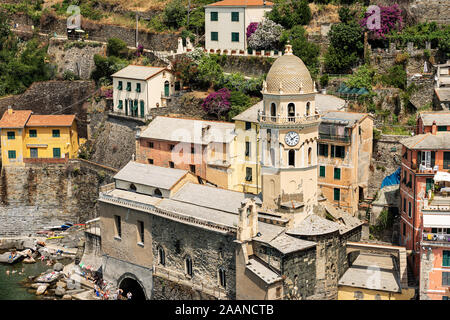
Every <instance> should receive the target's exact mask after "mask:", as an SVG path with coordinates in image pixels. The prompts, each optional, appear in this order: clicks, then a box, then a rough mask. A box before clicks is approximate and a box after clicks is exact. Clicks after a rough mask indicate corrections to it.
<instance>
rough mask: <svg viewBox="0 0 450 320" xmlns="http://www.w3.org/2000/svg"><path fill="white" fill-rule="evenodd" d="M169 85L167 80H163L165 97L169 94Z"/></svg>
mask: <svg viewBox="0 0 450 320" xmlns="http://www.w3.org/2000/svg"><path fill="white" fill-rule="evenodd" d="M169 87H170V85H169V81H166V82H164V95H165V96H166V97H168V96H169Z"/></svg>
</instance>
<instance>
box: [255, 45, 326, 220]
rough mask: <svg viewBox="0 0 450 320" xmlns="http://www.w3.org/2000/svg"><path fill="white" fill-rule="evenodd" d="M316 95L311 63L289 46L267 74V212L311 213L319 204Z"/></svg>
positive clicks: (263, 135) (263, 137)
mask: <svg viewBox="0 0 450 320" xmlns="http://www.w3.org/2000/svg"><path fill="white" fill-rule="evenodd" d="M316 92H317V91H316V90H315V84H314V82H313V80H312V78H311V75H310V73H309V71H308V69H307V68H306V66H305V64H304V63H303V61H302V60H301V59H300V58H298V57H296V56H295V55H293V53H292V46H291V45H289V44H288V45H286V49H285V54H284V55H283V56H281V57H279V58H278V59H277V60H276V61H275V62H274V63H273V65H272V67H271V68H270V70H269V73H268V74H267V78H266V81H265V82H264V84H263V90H262V94H263V102H264V107H263V110H262V111H261V112H260V113H259V114H258V120H259V124H260V128H261V129H260V143H261V147H260V150H261V152H262V154H261V176H262V196H263V208H266V209H269V210H273V211H278V210H282V209H283V208H285V209H286V208H288V209H289V210H291V209H292V210H293V211H295V212H297V211H301V212H307V213H309V212H312V208H313V206H314V205H316V204H317V195H318V192H317V190H318V188H317V139H318V127H319V121H320V119H319V115H318V113H317V112H316V108H315V94H316ZM292 210H291V211H292Z"/></svg>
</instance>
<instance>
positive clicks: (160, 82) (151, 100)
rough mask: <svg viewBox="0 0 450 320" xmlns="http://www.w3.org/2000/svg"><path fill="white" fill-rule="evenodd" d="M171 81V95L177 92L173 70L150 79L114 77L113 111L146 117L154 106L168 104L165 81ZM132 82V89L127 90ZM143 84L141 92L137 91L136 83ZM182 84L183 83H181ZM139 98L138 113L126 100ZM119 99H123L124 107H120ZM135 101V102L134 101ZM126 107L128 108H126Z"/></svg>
mask: <svg viewBox="0 0 450 320" xmlns="http://www.w3.org/2000/svg"><path fill="white" fill-rule="evenodd" d="M119 81H122V90H119V89H118V87H119ZM166 81H168V82H169V97H170V96H172V95H173V94H174V92H175V88H174V87H175V79H174V76H173V74H172V73H171V72H169V71H162V72H160V73H158V74H156V75H155V76H153V77H151V78H150V79H148V80H137V79H129V78H119V77H113V112H115V113H121V114H124V115H128V116H137V117H145V116H147V115H148V114H149V111H150V110H151V109H153V108H159V107H163V106H165V105H166V101H165V100H166V99H165V98H164V95H165V90H164V86H165V82H166ZM128 83H131V91H127V84H128ZM138 83H140V84H141V92H137V91H136V85H137V84H138ZM180 85H181V84H180ZM126 100H128V101H134V100H138V110H137V115H136V114H133V113H132V112H131V109H130V103H128V104H127V103H126V102H125V101H126ZM119 101H122V108H121V109H120V108H119ZM141 101H143V102H144V115H143V116H142V112H141V111H142V110H141ZM133 103H134V102H133ZM126 107H127V108H128V109H127V110H126Z"/></svg>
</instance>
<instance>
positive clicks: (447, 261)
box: [442, 250, 450, 267]
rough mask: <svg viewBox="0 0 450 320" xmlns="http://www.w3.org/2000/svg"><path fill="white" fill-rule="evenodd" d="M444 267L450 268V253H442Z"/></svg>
mask: <svg viewBox="0 0 450 320" xmlns="http://www.w3.org/2000/svg"><path fill="white" fill-rule="evenodd" d="M442 266H443V267H450V251H447V250H444V251H443V253H442Z"/></svg>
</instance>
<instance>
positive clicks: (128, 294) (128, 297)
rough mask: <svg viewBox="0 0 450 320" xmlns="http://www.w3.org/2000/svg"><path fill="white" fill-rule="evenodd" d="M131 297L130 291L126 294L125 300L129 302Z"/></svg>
mask: <svg viewBox="0 0 450 320" xmlns="http://www.w3.org/2000/svg"><path fill="white" fill-rule="evenodd" d="M132 296H133V294H132V293H131V291H129V292H128V293H127V299H128V300H131V297H132Z"/></svg>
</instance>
